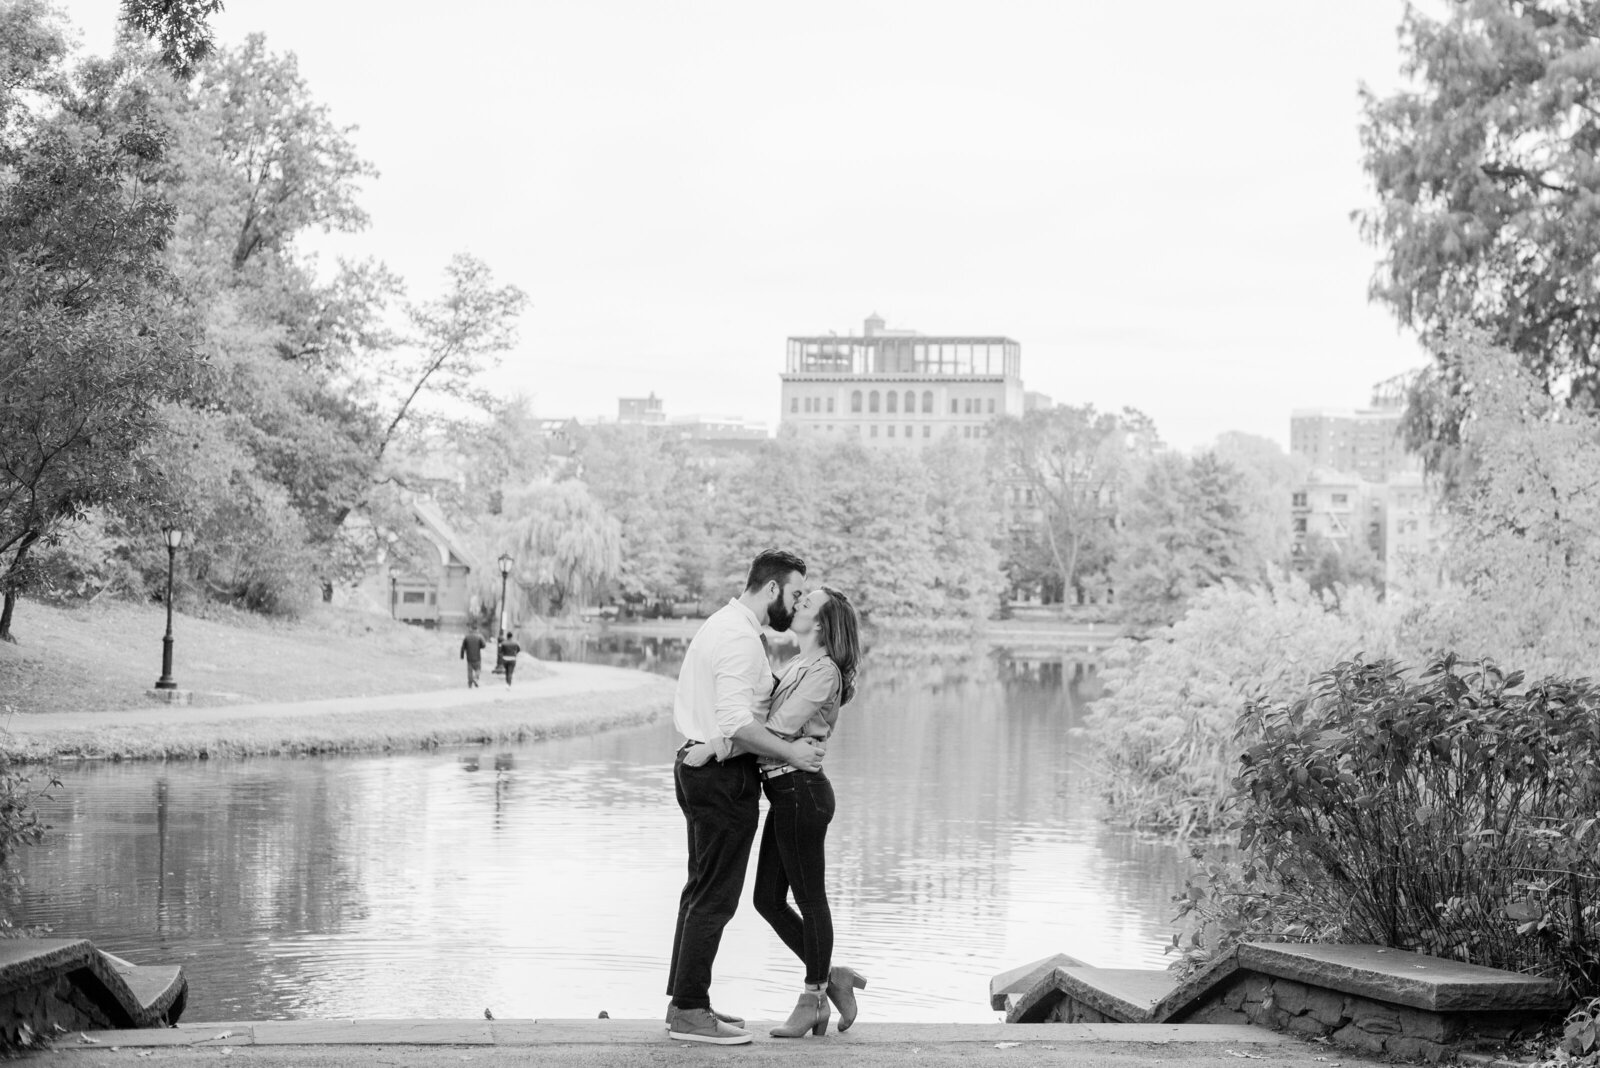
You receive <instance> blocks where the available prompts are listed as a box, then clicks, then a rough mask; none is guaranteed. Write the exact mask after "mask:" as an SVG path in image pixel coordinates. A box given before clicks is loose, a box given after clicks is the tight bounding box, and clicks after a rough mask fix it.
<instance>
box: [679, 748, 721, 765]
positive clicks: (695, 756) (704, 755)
mask: <svg viewBox="0 0 1600 1068" xmlns="http://www.w3.org/2000/svg"><path fill="white" fill-rule="evenodd" d="M716 753H717V750H716V748H715V747H714V746H712V745H711V744H710V743H708V742H696V743H694V744H693V745H691V746H690V747H689V748H687V749H685V750H684V751H683V762H684V763H685V764H687V765H689V766H690V767H691V768H702V767H705V766H706V765H707V764H709V763H711V758H712V757H713V756H715V755H716Z"/></svg>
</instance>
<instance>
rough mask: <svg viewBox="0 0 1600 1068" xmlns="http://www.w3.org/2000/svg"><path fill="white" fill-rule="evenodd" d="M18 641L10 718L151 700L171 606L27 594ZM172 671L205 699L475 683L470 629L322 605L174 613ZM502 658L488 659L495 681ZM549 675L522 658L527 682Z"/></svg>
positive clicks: (372, 692) (2, 645) (3, 701)
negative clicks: (295, 614) (462, 655)
mask: <svg viewBox="0 0 1600 1068" xmlns="http://www.w3.org/2000/svg"><path fill="white" fill-rule="evenodd" d="M11 630H12V633H13V634H14V635H15V636H16V638H17V644H15V645H13V644H10V643H8V642H0V715H12V714H21V715H26V714H28V713H31V712H98V711H107V710H112V709H125V708H143V707H147V706H149V705H151V704H152V701H151V699H150V697H149V696H148V692H149V690H150V689H151V687H152V686H153V684H154V683H155V681H156V678H157V677H158V676H160V674H161V637H162V635H163V634H164V633H165V632H166V611H165V609H163V608H162V607H161V606H159V605H133V604H127V603H123V602H116V601H107V602H103V603H96V604H92V605H87V606H84V607H81V608H70V609H67V608H55V607H52V606H49V605H43V604H39V603H37V602H35V601H29V600H21V601H18V603H17V610H16V616H15V618H14V619H13V620H12V624H11ZM172 633H173V656H172V674H173V678H174V679H175V680H176V681H177V683H178V686H179V688H181V689H184V690H189V691H192V692H193V694H194V701H193V703H194V704H195V705H200V706H217V705H238V704H253V703H258V702H265V701H304V700H311V699H315V698H319V697H366V696H378V695H381V694H397V693H416V692H420V691H425V690H445V689H452V688H455V687H458V686H459V687H465V686H466V665H465V664H464V663H463V662H462V661H461V660H460V659H458V656H459V651H460V647H461V636H460V635H459V634H457V633H453V632H442V631H430V630H423V629H421V628H419V627H410V626H407V625H405V624H403V623H396V622H395V621H393V620H391V619H389V618H388V617H387V616H383V615H377V614H372V613H366V612H359V611H357V610H354V609H348V608H338V607H333V606H330V605H322V604H319V605H317V606H316V607H315V608H314V609H313V610H312V611H311V612H310V613H308V614H307V615H306V616H305V617H304V618H302V619H299V620H296V621H294V622H282V621H274V620H268V619H263V618H261V617H258V616H251V615H247V614H245V613H239V612H227V613H220V614H218V616H217V618H211V619H198V618H195V617H192V616H186V615H184V614H183V613H181V612H178V613H176V614H174V616H173V620H172ZM493 666H494V662H493V657H492V656H491V657H489V658H488V659H486V661H485V663H484V676H485V685H487V684H488V683H489V682H490V681H491V680H490V676H489V670H490V668H492V667H493ZM542 674H544V671H543V669H542V668H541V667H540V666H539V664H538V663H537V662H535V661H531V660H529V659H528V658H526V657H524V658H523V659H522V660H521V662H520V663H519V664H518V665H517V679H518V681H522V680H524V679H528V680H532V679H535V678H538V677H539V676H540V675H542Z"/></svg>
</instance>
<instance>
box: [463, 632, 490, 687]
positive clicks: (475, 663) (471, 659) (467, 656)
mask: <svg viewBox="0 0 1600 1068" xmlns="http://www.w3.org/2000/svg"><path fill="white" fill-rule="evenodd" d="M488 644H489V642H488V640H487V639H486V638H484V636H483V635H482V634H480V633H478V628H477V627H473V628H472V630H471V631H470V632H469V633H468V634H467V636H466V637H465V638H462V639H461V657H460V659H462V660H465V661H466V662H467V689H469V690H473V689H477V686H478V677H479V676H480V675H482V674H483V647H484V646H486V645H488Z"/></svg>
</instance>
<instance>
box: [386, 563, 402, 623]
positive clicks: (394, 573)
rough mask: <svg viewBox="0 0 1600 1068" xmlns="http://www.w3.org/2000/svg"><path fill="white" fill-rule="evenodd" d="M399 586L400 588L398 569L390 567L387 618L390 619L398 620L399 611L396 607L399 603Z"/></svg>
mask: <svg viewBox="0 0 1600 1068" xmlns="http://www.w3.org/2000/svg"><path fill="white" fill-rule="evenodd" d="M399 586H400V569H399V568H398V567H391V568H390V569H389V618H390V619H399V618H400V614H399V609H398V608H397V607H396V606H397V605H398V604H399V601H400V591H399Z"/></svg>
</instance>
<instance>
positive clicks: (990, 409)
mask: <svg viewBox="0 0 1600 1068" xmlns="http://www.w3.org/2000/svg"><path fill="white" fill-rule="evenodd" d="M989 414H990V415H993V414H994V398H993V397H990V398H989Z"/></svg>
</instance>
